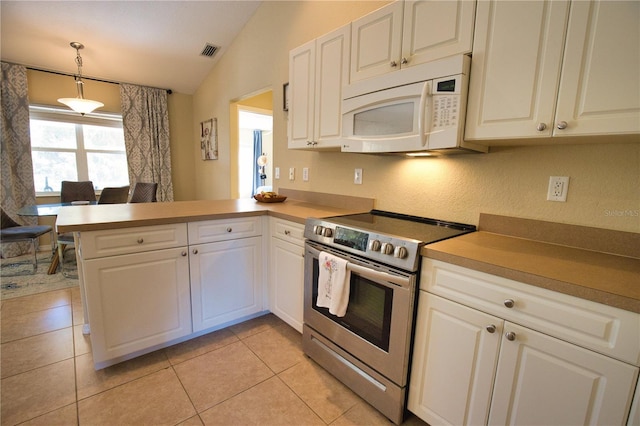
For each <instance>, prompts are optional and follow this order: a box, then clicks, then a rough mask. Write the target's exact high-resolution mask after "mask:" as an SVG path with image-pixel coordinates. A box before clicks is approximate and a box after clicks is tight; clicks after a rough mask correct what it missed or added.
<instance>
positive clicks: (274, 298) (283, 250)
mask: <svg viewBox="0 0 640 426" xmlns="http://www.w3.org/2000/svg"><path fill="white" fill-rule="evenodd" d="M269 254H270V261H269V275H270V277H269V278H270V281H271V285H270V286H269V287H270V288H269V295H270V299H271V300H270V307H271V312H273V313H274V314H275V315H276V316H277V317H279V318H280V319H282V320H283V321H284V322H286V323H287V324H289V325H290V326H291V327H293V328H295V329H296V330H298V331H299V332H300V333H302V307H303V290H304V257H303V256H304V247H302V246H299V245H296V244H291V243H289V242H287V241H283V240H281V239H279V238H275V237H272V238H271V251H270V253H269Z"/></svg>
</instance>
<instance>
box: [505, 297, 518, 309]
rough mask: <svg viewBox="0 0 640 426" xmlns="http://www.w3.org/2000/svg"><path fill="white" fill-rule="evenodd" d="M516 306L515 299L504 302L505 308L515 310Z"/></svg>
mask: <svg viewBox="0 0 640 426" xmlns="http://www.w3.org/2000/svg"><path fill="white" fill-rule="evenodd" d="M515 304H516V302H514V301H513V299H506V300H505V301H504V306H506V307H507V308H513V306H514V305H515Z"/></svg>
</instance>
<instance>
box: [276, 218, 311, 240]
mask: <svg viewBox="0 0 640 426" xmlns="http://www.w3.org/2000/svg"><path fill="white" fill-rule="evenodd" d="M271 236H272V237H276V238H279V239H281V240H285V241H288V242H290V243H292V244H296V245H299V246H303V245H304V225H301V224H299V223H295V222H290V221H288V220H282V219H276V218H271Z"/></svg>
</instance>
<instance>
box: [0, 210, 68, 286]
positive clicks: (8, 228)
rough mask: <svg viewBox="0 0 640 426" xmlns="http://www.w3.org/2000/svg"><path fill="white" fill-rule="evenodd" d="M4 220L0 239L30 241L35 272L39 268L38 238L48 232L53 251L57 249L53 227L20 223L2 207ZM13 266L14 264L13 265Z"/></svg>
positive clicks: (0, 225)
mask: <svg viewBox="0 0 640 426" xmlns="http://www.w3.org/2000/svg"><path fill="white" fill-rule="evenodd" d="M1 211H2V221H1V223H0V241H2V243H3V244H4V243H18V242H25V241H27V242H30V243H31V250H32V251H33V272H31V273H32V274H35V273H36V271H37V270H38V253H37V250H36V240H37V239H38V238H40V236H41V235H44V234H46V233H47V232H48V233H49V234H50V235H51V245H52V251H53V250H55V246H54V241H55V239H54V238H53V228H52V227H51V226H49V225H20V224H19V223H18V222H16V221H15V220H13V219H11V217H10V216H9V215H8V214H7V213H6V212H5V211H4V209H1ZM12 266H13V265H12ZM10 275H11V274H3V276H10Z"/></svg>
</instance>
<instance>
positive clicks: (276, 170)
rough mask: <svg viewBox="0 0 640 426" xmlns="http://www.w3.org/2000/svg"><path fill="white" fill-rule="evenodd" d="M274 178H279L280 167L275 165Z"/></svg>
mask: <svg viewBox="0 0 640 426" xmlns="http://www.w3.org/2000/svg"><path fill="white" fill-rule="evenodd" d="M273 173H274V174H275V176H276V179H280V167H276V168H275V170H274V172H273Z"/></svg>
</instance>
